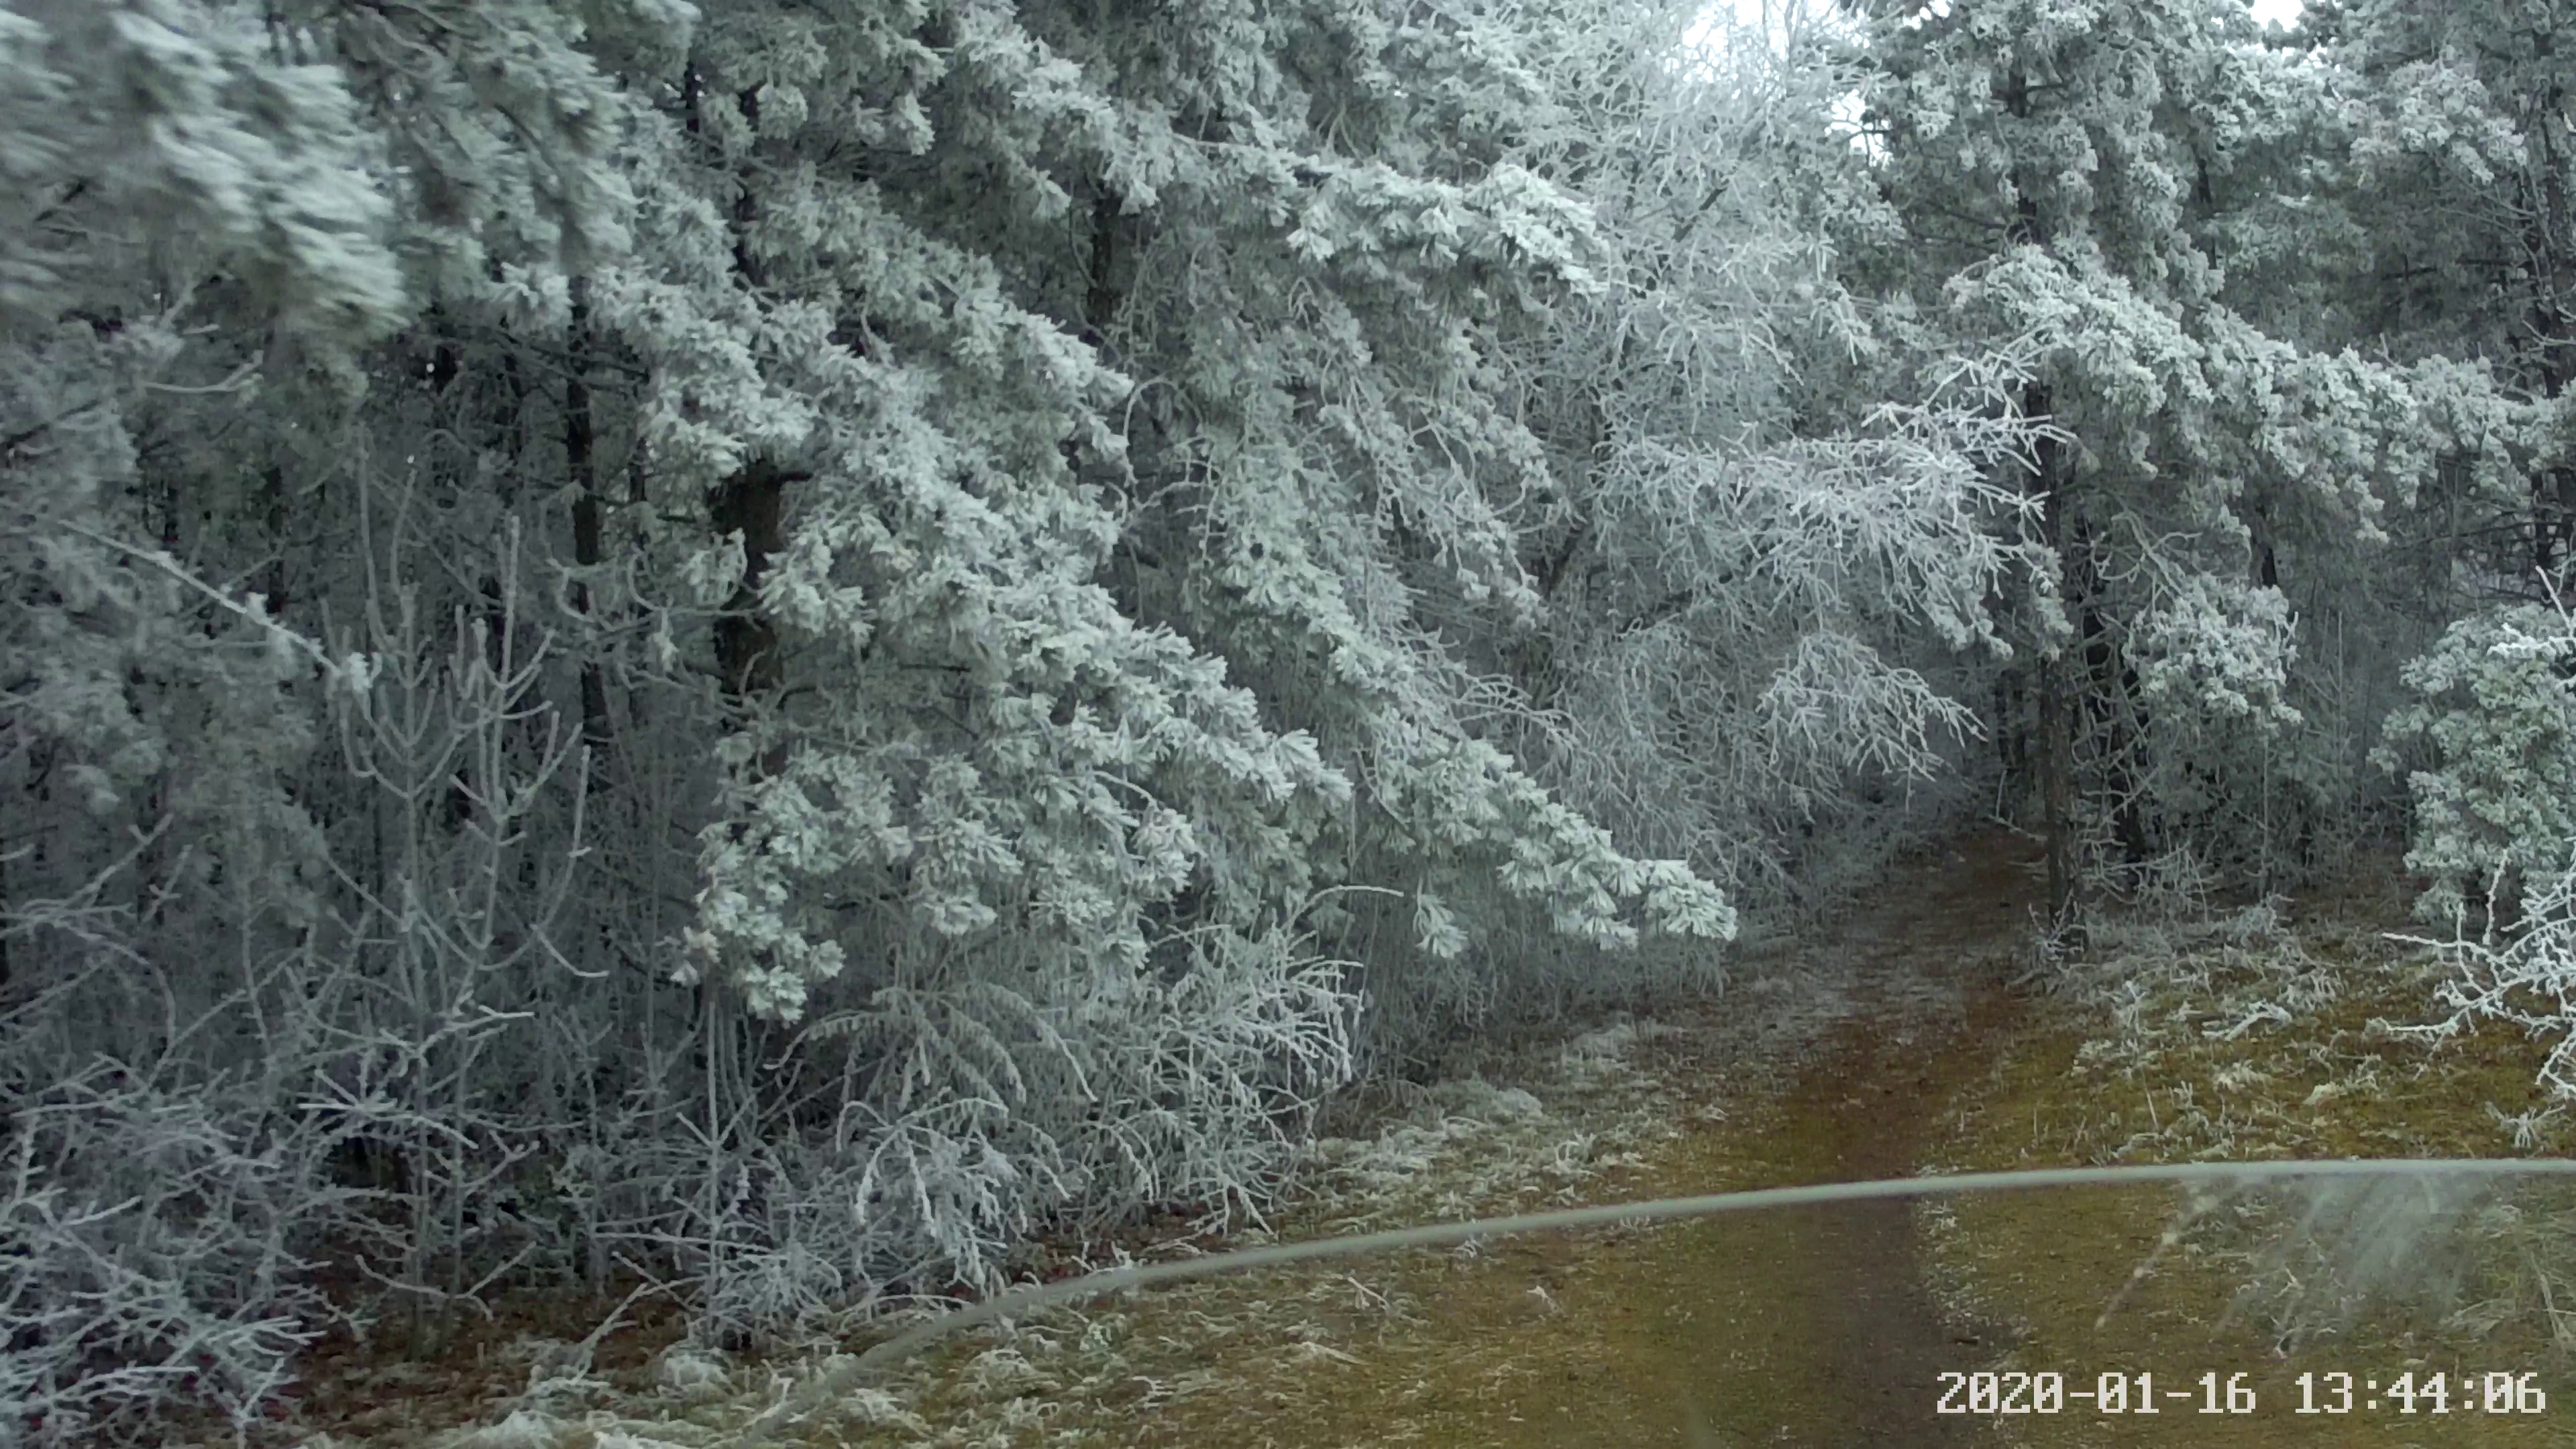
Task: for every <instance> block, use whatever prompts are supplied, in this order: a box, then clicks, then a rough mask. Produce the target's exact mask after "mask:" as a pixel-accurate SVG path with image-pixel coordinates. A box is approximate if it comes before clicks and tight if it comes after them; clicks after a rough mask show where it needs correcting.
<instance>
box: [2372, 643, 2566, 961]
mask: <svg viewBox="0 0 2576 1449" xmlns="http://www.w3.org/2000/svg"><path fill="white" fill-rule="evenodd" d="M2571 677H2576V629H2571V628H2570V627H2569V623H2568V620H2567V618H2566V617H2565V616H2564V615H2563V614H2562V613H2560V612H2559V611H2557V610H2555V609H2552V608H2549V607H2546V606H2542V605H2535V604H2515V605H2509V606H2506V607H2503V608H2498V609H2491V610H2488V611H2486V612H2483V613H2479V614H2476V615H2472V616H2471V617H2469V618H2465V619H2462V620H2460V621H2458V622H2457V623H2455V624H2453V625H2452V626H2451V627H2450V628H2449V629H2448V630H2446V631H2445V632H2444V633H2443V635H2442V637H2441V640H2440V641H2439V642H2438V643H2437V644H2435V645H2434V647H2433V648H2432V649H2431V650H2430V651H2428V652H2427V653H2425V654H2424V655H2423V656H2422V657H2420V658H2418V659H2416V660H2415V661H2413V662H2412V663H2410V664H2408V665H2407V666H2406V668H2405V671H2404V678H2405V681H2406V684H2407V687H2408V688H2409V689H2410V690H2411V691H2412V692H2413V693H2414V695H2415V699H2414V700H2413V701H2412V702H2410V703H2408V704H2406V705H2405V706H2403V707H2401V708H2400V709H2398V710H2397V711H2396V712H2395V713H2394V714H2392V715H2390V716H2389V720H2388V725H2387V736H2386V743H2385V744H2383V745H2382V746H2381V748H2380V749H2379V750H2378V751H2377V752H2376V753H2375V756H2374V758H2375V759H2376V760H2377V761H2378V762H2379V763H2380V765H2381V767H2382V768H2383V769H2388V770H2392V771H2393V770H2398V769H2401V768H2403V767H2404V766H2405V765H2406V764H2407V763H2409V762H2420V763H2418V765H2417V768H2414V769H2412V770H2410V771H2408V773H2407V784H2408V786H2409V787H2410V789H2411V790H2412V792H2413V795H2414V801H2415V824H2414V838H2413V841H2412V843H2411V849H2410V850H2409V851H2408V853H2407V856H2406V864H2407V867H2408V868H2409V869H2410V870H2415V871H2420V872H2422V873H2424V874H2426V875H2429V876H2431V877H2433V882H2432V885H2431V887H2430V888H2429V889H2427V890H2426V891H2425V893H2424V895H2423V896H2422V898H2421V899H2420V900H2419V901H2418V902H2417V910H2418V913H2419V914H2421V915H2422V916H2424V917H2425V918H2426V919H2428V920H2435V921H2457V920H2460V919H2461V918H2462V917H2463V913H2464V912H2466V911H2467V910H2468V909H2469V908H2470V907H2471V906H2472V905H2481V906H2487V905H2491V906H2495V907H2500V908H2503V910H2504V911H2505V913H2506V914H2507V915H2510V913H2511V911H2512V909H2513V906H2514V902H2515V900H2516V899H2517V898H2518V897H2519V896H2520V894H2521V892H2522V886H2523V882H2524V881H2526V880H2530V881H2538V882H2544V883H2545V882H2547V881H2548V880H2550V879H2551V877H2552V876H2553V875H2554V873H2555V872H2556V871H2557V870H2558V868H2559V867H2561V866H2563V865H2564V864H2565V862H2566V859H2567V851H2568V847H2569V843H2570V842H2571V841H2576V691H2571V690H2570V688H2569V681H2570V678H2571ZM2545 888H2546V887H2545V885H2544V889H2545ZM2501 924H2502V921H2501V920H2490V922H2489V928H2490V929H2492V928H2493V927H2495V926H2498V925H2501Z"/></svg>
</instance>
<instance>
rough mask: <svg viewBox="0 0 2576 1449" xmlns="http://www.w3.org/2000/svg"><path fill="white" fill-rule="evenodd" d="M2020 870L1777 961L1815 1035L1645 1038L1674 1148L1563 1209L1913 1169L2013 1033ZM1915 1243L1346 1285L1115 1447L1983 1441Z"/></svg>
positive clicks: (1785, 1230) (1596, 1261) (1892, 1239)
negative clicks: (1364, 1317) (1341, 1325)
mask: <svg viewBox="0 0 2576 1449" xmlns="http://www.w3.org/2000/svg"><path fill="white" fill-rule="evenodd" d="M2029 854H2030V852H2029V850H2028V849H2027V847H2026V846H2025V845H2024V843H2022V842H2020V841H2018V840H2016V839H2014V838H2013V837H2010V836H2006V835H2002V834H2000V833H1998V834H1996V835H1993V836H1988V837H1980V838H1977V839H1973V840H1970V841H1966V842H1961V843H1960V844H1959V845H1958V846H1957V847H1956V848H1953V849H1951V850H1947V851H1943V852H1939V853H1937V854H1936V855H1934V856H1932V857H1929V858H1927V859H1924V860H1921V861H1918V862H1915V863H1913V864H1912V865H1910V866H1909V867H1907V868H1906V869H1905V870H1904V871H1903V872H1901V873H1900V874H1899V875H1898V877H1897V878H1896V879H1895V880H1893V881H1891V882H1890V883H1889V887H1888V889H1887V891H1886V892H1885V894H1884V896H1883V897H1882V898H1881V899H1882V902H1883V904H1882V905H1881V906H1880V907H1879V909H1877V910H1876V911H1874V912H1872V913H1871V914H1869V915H1867V916H1865V917H1863V918H1861V919H1859V920H1857V921H1855V922H1853V923H1852V924H1850V925H1849V926H1847V927H1845V928H1844V929H1842V930H1841V931H1839V932H1837V933H1836V934H1835V936H1834V937H1833V938H1832V939H1831V940H1829V941H1826V942H1823V943H1810V944H1808V945H1806V946H1803V947H1801V948H1799V949H1798V950H1797V951H1796V952H1795V953H1794V954H1793V955H1792V956H1791V957H1789V958H1788V959H1786V960H1784V961H1782V962H1780V963H1777V972H1778V973H1788V975H1783V974H1775V975H1774V976H1773V977H1772V979H1771V981H1770V983H1769V984H1770V985H1771V986H1772V987H1773V988H1775V989H1777V990H1781V991H1787V992H1794V993H1796V994H1798V995H1800V996H1802V997H1804V998H1807V999H1809V1000H1811V1001H1814V1000H1828V1001H1830V1002H1831V1011H1832V1014H1833V1016H1834V1017H1835V1018H1836V1020H1835V1022H1834V1024H1833V1025H1831V1026H1830V1027H1828V1028H1827V1029H1825V1030H1823V1031H1821V1032H1812V1031H1811V1032H1810V1033H1809V1034H1808V1035H1807V1036H1806V1037H1805V1038H1804V1039H1803V1040H1801V1041H1798V1042H1795V1043H1775V1044H1774V1050H1773V1051H1771V1052H1770V1053H1769V1054H1767V1055H1766V1056H1765V1057H1764V1058H1763V1059H1761V1060H1759V1061H1754V1062H1747V1061H1744V1060H1742V1059H1740V1058H1737V1057H1734V1056H1731V1055H1730V1054H1729V1053H1728V1052H1726V1051H1725V1050H1723V1049H1721V1048H1720V1047H1719V1046H1718V1045H1717V1043H1718V1042H1719V1041H1720V1040H1722V1039H1723V1038H1724V1035H1725V1034H1724V1033H1723V1031H1721V1030H1719V1029H1718V1028H1719V1027H1720V1026H1721V1025H1722V1019H1723V1017H1724V1016H1725V1015H1726V1012H1727V1010H1728V1009H1729V1008H1730V1005H1731V1004H1729V1003H1721V1004H1720V1005H1719V1006H1718V1007H1715V1008H1712V1009H1711V1017H1712V1018H1713V1019H1712V1020H1708V1021H1702V1022H1698V1023H1693V1022H1690V1021H1687V1020H1683V1019H1679V1018H1676V1019H1672V1020H1669V1021H1667V1023H1666V1026H1667V1027H1668V1028H1674V1029H1672V1030H1671V1031H1670V1033H1669V1034H1668V1035H1663V1036H1659V1037H1657V1038H1656V1039H1655V1040H1654V1041H1653V1042H1652V1043H1651V1044H1650V1045H1649V1046H1648V1047H1647V1048H1645V1049H1644V1051H1643V1052H1642V1054H1641V1055H1642V1056H1643V1058H1644V1064H1645V1065H1646V1066H1647V1068H1648V1069H1649V1070H1648V1076H1649V1077H1650V1078H1651V1079H1652V1081H1653V1082H1654V1083H1655V1088H1654V1089H1655V1090H1656V1091H1657V1092H1658V1093H1659V1094H1660V1096H1659V1100H1660V1101H1661V1102H1662V1104H1663V1106H1664V1108H1665V1110H1666V1111H1667V1112H1668V1113H1669V1114H1670V1120H1671V1121H1673V1122H1674V1123H1675V1124H1677V1126H1678V1129H1679V1130H1677V1131H1676V1132H1674V1133H1673V1135H1671V1136H1670V1137H1669V1139H1668V1140H1666V1141H1665V1142H1663V1143H1661V1144H1660V1145H1658V1146H1656V1147H1655V1148H1653V1149H1652V1150H1649V1151H1647V1152H1644V1153H1642V1154H1640V1155H1639V1159H1638V1160H1637V1161H1636V1162H1635V1163H1634V1164H1633V1165H1631V1166H1630V1167H1628V1168H1626V1169H1625V1170H1622V1171H1619V1172H1617V1173H1614V1174H1610V1175H1607V1176H1605V1177H1604V1178H1603V1179H1601V1180H1598V1181H1595V1182H1593V1183H1592V1184H1591V1185H1590V1186H1589V1189H1588V1190H1587V1191H1586V1193H1585V1194H1584V1195H1585V1196H1586V1197H1587V1198H1588V1199H1590V1200H1594V1201H1619V1200H1622V1199H1629V1200H1641V1199H1646V1198H1653V1197H1662V1196H1678V1195H1684V1194H1692V1193H1705V1192H1714V1191H1724V1190H1727V1189H1732V1188H1744V1187H1763V1186H1780V1185H1790V1184H1801V1183H1819V1182H1835V1181H1853V1180H1867V1179H1872V1178H1882V1177H1902V1176H1907V1175H1909V1174H1911V1173H1913V1172H1914V1171H1916V1170H1917V1169H1918V1168H1919V1167H1920V1166H1921V1165H1922V1164H1923V1163H1924V1162H1925V1161H1926V1160H1927V1159H1928V1158H1929V1157H1931V1156H1932V1155H1934V1151H1933V1149H1934V1146H1935V1143H1936V1140H1937V1138H1938V1135H1939V1134H1940V1133H1942V1132H1943V1131H1945V1130H1947V1128H1948V1126H1949V1123H1950V1110H1951V1103H1952V1101H1953V1099H1954V1098H1955V1097H1956V1096H1957V1095H1958V1094H1959V1093H1961V1092H1963V1091H1965V1090H1967V1089H1969V1088H1970V1087H1972V1086H1974V1085H1976V1084H1978V1083H1981V1082H1982V1081H1983V1080H1984V1079H1985V1075H1986V1062H1987V1058H1988V1055H1989V1053H1990V1052H1991V1050H1992V1048H1993V1044H1994V1042H1995V1040H1996V1039H1997V1038H1998V1037H2000V1036H2007V1035H2009V1034H2010V1033H2011V1032H2012V1031H2013V1030H2015V1029H2016V1027H2017V1025H2018V1023H2019V1020H2020V1017H2021V1013H2022V1011H2023V1007H2022V1005H2021V1003H2019V1002H2018V1001H2017V1000H2016V999H2015V998H2013V997H2012V996H2011V995H2010V994H2009V993H2008V992H2006V991H2005V990H2004V989H2003V986H2002V984H2001V983H2002V981H2003V979H2004V977H2005V976H2006V975H2008V974H2009V972H2010V969H2011V966H2012V964H2013V963H2014V961H2015V960H2016V959H2017V957H2016V955H2015V951H2016V949H2017V948H2016V946H2015V944H2014V943H2015V942H2016V941H2017V939H2018V932H2019V931H2020V930H2021V928H2022V927H2023V926H2024V925H2025V924H2026V922H2027V911H2026V907H2027V903H2028V900H2029V896H2030V891H2029V888H2028V871H2027V870H2026V869H2025V865H2026V862H2027V858H2028V856H2029ZM1789 975H1795V976H1796V977H1797V978H1798V979H1797V980H1796V981H1795V982H1794V984H1789V985H1784V984H1783V982H1785V981H1787V980H1788V979H1789ZM1745 999H1747V998H1739V1000H1745ZM1732 1009H1735V1010H1738V1011H1741V1010H1744V1009H1748V1008H1746V1007H1744V1006H1740V1005H1737V1006H1733V1008H1732ZM1810 1019H1812V1018H1810ZM1921 1244H1922V1238H1921V1234H1920V1232H1919V1230H1918V1224H1917V1221H1916V1218H1915V1211H1914V1209H1913V1208H1911V1207H1910V1206H1909V1205H1906V1204H1903V1203H1867V1204H1855V1205H1844V1206H1840V1207H1835V1208H1819V1209H1812V1210H1805V1211H1797V1212H1771V1213H1761V1214H1752V1215H1747V1216H1744V1217H1724V1218H1717V1219H1710V1220H1704V1221H1700V1222H1695V1223H1687V1224H1678V1225H1673V1226H1669V1227H1663V1228H1657V1229H1653V1230H1640V1231H1632V1232H1624V1233H1601V1234H1585V1235H1572V1236H1564V1235H1557V1236H1541V1237H1532V1238H1527V1239H1518V1240H1509V1241H1503V1242H1497V1243H1493V1244H1489V1245H1484V1246H1483V1247H1482V1248H1481V1249H1479V1250H1477V1251H1474V1252H1470V1253H1464V1254H1424V1255H1416V1256H1415V1257H1414V1258H1412V1259H1409V1260H1401V1261H1397V1262H1390V1263H1386V1264H1380V1265H1372V1266H1370V1267H1368V1268H1364V1269H1363V1270H1362V1271H1361V1272H1360V1273H1359V1274H1358V1275H1356V1276H1355V1277H1354V1278H1353V1280H1352V1282H1353V1287H1354V1289H1355V1290H1356V1291H1362V1292H1373V1293H1377V1294H1381V1295H1383V1296H1384V1297H1385V1298H1386V1300H1387V1301H1389V1302H1390V1303H1392V1304H1395V1305H1397V1310H1396V1311H1395V1312H1394V1313H1393V1314H1392V1315H1391V1317H1390V1318H1389V1320H1387V1321H1384V1322H1382V1323H1379V1324H1377V1325H1375V1326H1374V1327H1373V1328H1370V1327H1363V1326H1360V1325H1356V1324H1355V1325H1353V1328H1354V1332H1353V1333H1352V1334H1351V1335H1350V1336H1348V1337H1344V1338H1338V1339H1336V1340H1335V1341H1334V1342H1333V1343H1331V1344H1330V1345H1328V1346H1327V1345H1317V1346H1314V1347H1311V1348H1308V1349H1307V1350H1306V1352H1305V1353H1304V1354H1303V1355H1302V1356H1291V1357H1290V1359H1289V1360H1288V1361H1286V1362H1282V1361H1281V1360H1279V1359H1273V1360H1272V1361H1270V1362H1268V1363H1258V1362H1253V1363H1247V1362H1245V1361H1244V1359H1243V1358H1241V1357H1236V1356H1234V1355H1233V1354H1228V1355H1226V1357H1225V1359H1224V1360H1223V1361H1221V1364H1220V1363H1211V1364H1210V1365H1209V1366H1210V1367H1211V1368H1215V1369H1216V1370H1217V1373H1218V1380H1219V1381H1218V1382H1217V1384H1216V1385H1215V1386H1213V1387H1211V1388H1210V1389H1209V1390H1208V1391H1206V1392H1203V1393H1197V1394H1192V1395H1188V1396H1186V1397H1181V1398H1178V1399H1175V1400H1173V1401H1171V1402H1168V1403H1163V1404H1158V1405H1156V1406H1155V1407H1154V1411H1153V1412H1152V1413H1151V1414H1150V1415H1149V1416H1148V1417H1146V1418H1145V1419H1144V1421H1143V1424H1142V1431H1143V1432H1142V1436H1141V1439H1140V1441H1139V1442H1143V1443H1147V1444H1153V1445H1171V1446H1179V1445H1184V1444H1192V1445H1195V1444H1202V1443H1211V1442H1239V1443H1242V1444H1245V1445H1247V1446H1260V1445H1275V1446H1280V1449H1290V1446H1310V1445H1336V1446H1342V1445H1348V1446H1360V1445H1381V1444H1383V1445H1397V1444H1404V1445H1426V1446H1446V1445H1458V1446H1466V1445H1476V1446H1492V1449H1538V1446H1542V1445H1545V1446H1595V1445H1597V1446H1603V1449H1607V1446H1612V1445H1619V1446H1629V1445H1656V1444H1669V1445H1678V1446H1688V1449H1700V1446H1737V1445H1756V1444H1762V1445H1772V1444H1785V1445H1815V1446H1828V1445H1830V1446H1844V1445H1850V1444H1857V1443H1868V1444H1873V1445H1887V1446H1893V1449H1970V1446H1982V1445H1986V1444H1989V1443H1992V1442H1994V1441H1993V1440H1992V1438H1991V1437H1990V1430H1989V1429H1988V1428H1987V1426H1985V1425H1984V1424H1982V1423H1979V1422H1976V1421H1971V1420H1967V1419H1964V1418H1960V1417H1954V1416H1944V1415H1940V1414H1937V1413H1936V1412H1935V1411H1934V1410H1935V1404H1936V1402H1937V1399H1938V1396H1939V1392H1940V1385H1939V1375H1940V1374H1941V1373H1942V1372H1944V1371H1947V1370H1961V1371H1964V1370H1969V1369H1975V1368H1981V1367H1985V1366H1988V1365H1990V1364H1991V1363H1993V1362H1995V1361H1996V1359H1997V1358H1998V1356H1999V1355H2000V1354H2001V1353H2003V1352H2004V1351H2005V1349H2006V1347H2007V1346H2008V1345H2006V1344H2005V1343H2004V1342H2003V1341H2002V1335H2001V1334H1999V1333H1998V1332H1997V1330H1996V1329H1995V1328H1994V1327H1993V1326H1992V1325H1989V1324H1983V1323H1978V1322H1975V1321H1972V1320H1960V1319H1957V1318H1956V1317H1955V1316H1954V1315H1952V1314H1950V1313H1948V1312H1947V1311H1945V1309H1944V1306H1943V1304H1942V1302H1941V1300H1940V1299H1939V1298H1938V1297H1937V1296H1936V1295H1935V1294H1934V1293H1933V1291H1932V1290H1931V1288H1930V1287H1929V1286H1928V1285H1927V1282H1926V1279H1925V1275H1924V1267H1925V1264H1924V1262H1923V1260H1922V1257H1921ZM1364 1284H1365V1286H1364ZM1292 1291H1293V1290H1292ZM1280 1296H1282V1297H1285V1296H1288V1295H1287V1293H1285V1292H1282V1293H1280ZM1298 1357H1302V1359H1303V1361H1302V1362H1298V1361H1296V1360H1297V1358H1298ZM1062 1427H1065V1428H1068V1429H1069V1428H1072V1427H1073V1426H1072V1425H1070V1424H1067V1425H1065V1426H1062Z"/></svg>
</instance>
